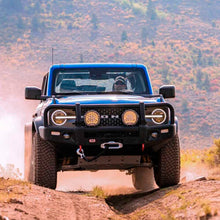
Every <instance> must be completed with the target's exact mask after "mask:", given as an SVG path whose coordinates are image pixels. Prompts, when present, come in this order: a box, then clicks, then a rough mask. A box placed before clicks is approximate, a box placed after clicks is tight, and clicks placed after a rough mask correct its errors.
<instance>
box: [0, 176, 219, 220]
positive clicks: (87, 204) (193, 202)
mask: <svg viewBox="0 0 220 220" xmlns="http://www.w3.org/2000/svg"><path fill="white" fill-rule="evenodd" d="M208 218H210V219H220V181H219V180H200V181H191V182H187V183H183V184H180V185H177V186H173V187H168V188H165V189H160V190H159V189H154V190H153V191H150V192H137V191H136V192H131V193H127V194H124V195H111V196H107V197H106V198H96V197H94V196H90V195H89V194H88V192H85V191H81V192H79V191H78V192H77V191H74V192H61V191H57V190H50V189H46V188H43V187H39V186H36V185H32V184H29V183H26V182H21V181H15V180H5V179H3V178H1V179H0V219H5V220H9V219H10V220H12V219H35V220H37V219H68V220H69V219H73V220H75V219H77V220H80V219H82V220H85V219H92V220H93V219H95V220H96V219H100V220H101V219H117V220H119V219H132V220H134V219H208Z"/></svg>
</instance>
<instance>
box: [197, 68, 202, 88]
mask: <svg viewBox="0 0 220 220" xmlns="http://www.w3.org/2000/svg"><path fill="white" fill-rule="evenodd" d="M202 78H203V72H202V71H201V70H200V69H199V70H197V73H196V87H197V88H199V89H202Z"/></svg>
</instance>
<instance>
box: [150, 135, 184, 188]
mask: <svg viewBox="0 0 220 220" xmlns="http://www.w3.org/2000/svg"><path fill="white" fill-rule="evenodd" d="M154 178H155V181H156V183H157V185H158V186H159V187H160V188H163V187H168V186H173V185H176V184H178V183H179V181H180V144H179V137H178V135H176V136H174V137H173V138H172V139H170V140H169V141H168V142H167V143H166V144H164V146H163V147H162V148H161V149H160V150H159V151H158V152H157V154H156V157H155V161H154Z"/></svg>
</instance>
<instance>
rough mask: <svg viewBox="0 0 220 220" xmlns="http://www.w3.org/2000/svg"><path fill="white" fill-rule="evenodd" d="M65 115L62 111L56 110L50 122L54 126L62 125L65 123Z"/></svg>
mask: <svg viewBox="0 0 220 220" xmlns="http://www.w3.org/2000/svg"><path fill="white" fill-rule="evenodd" d="M66 115H67V114H66V112H64V111H63V110H56V111H54V112H53V114H52V115H51V120H52V122H53V123H54V124H55V125H63V124H65V123H66V121H67V118H66Z"/></svg>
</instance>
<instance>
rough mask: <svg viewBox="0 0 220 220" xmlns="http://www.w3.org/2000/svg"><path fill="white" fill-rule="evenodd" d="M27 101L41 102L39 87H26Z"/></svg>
mask: <svg viewBox="0 0 220 220" xmlns="http://www.w3.org/2000/svg"><path fill="white" fill-rule="evenodd" d="M25 99H33V100H41V99H42V98H41V89H39V88H37V87H26V88H25Z"/></svg>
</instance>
